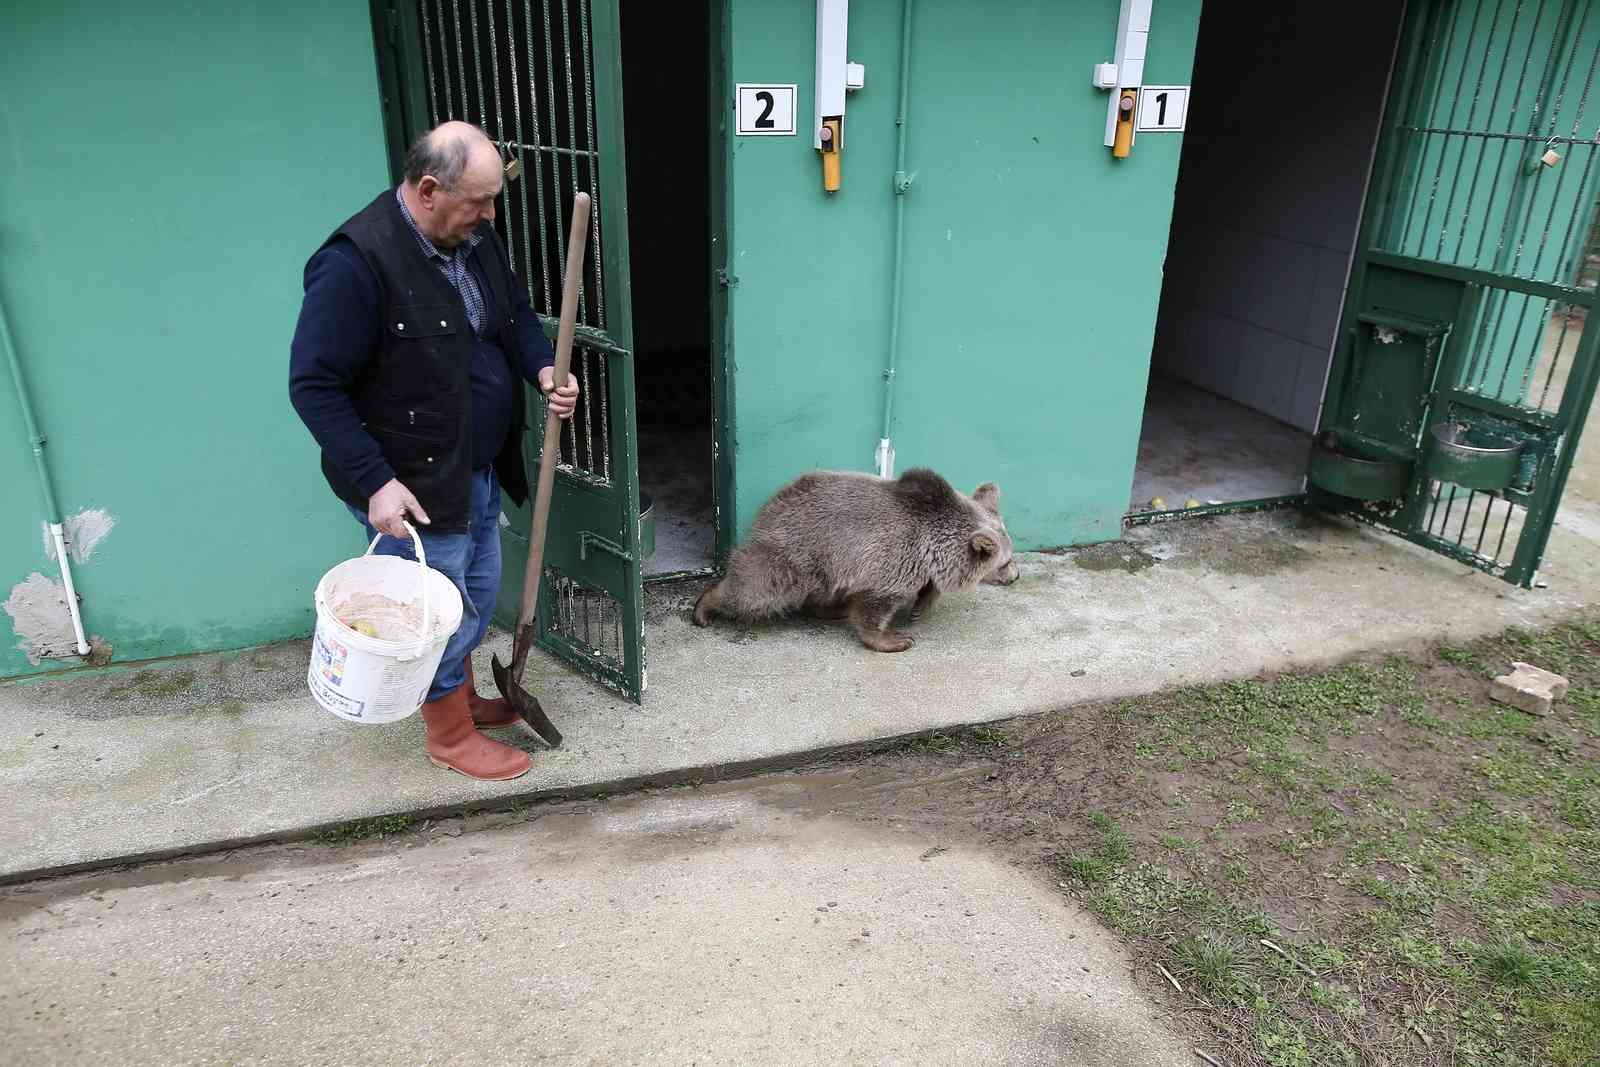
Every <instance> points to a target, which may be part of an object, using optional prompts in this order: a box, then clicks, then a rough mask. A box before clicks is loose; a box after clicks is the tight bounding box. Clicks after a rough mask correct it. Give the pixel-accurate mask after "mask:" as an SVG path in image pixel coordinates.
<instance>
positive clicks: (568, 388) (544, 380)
mask: <svg viewBox="0 0 1600 1067" xmlns="http://www.w3.org/2000/svg"><path fill="white" fill-rule="evenodd" d="M539 392H541V393H543V394H544V397H545V399H546V400H547V401H549V403H550V413H551V414H552V415H554V416H555V417H556V418H558V419H570V418H572V409H573V408H575V407H577V406H578V379H576V378H574V377H573V376H572V375H570V374H569V375H567V384H566V385H563V386H562V387H561V388H560V389H557V388H556V370H555V368H554V367H543V368H541V369H540V371H539Z"/></svg>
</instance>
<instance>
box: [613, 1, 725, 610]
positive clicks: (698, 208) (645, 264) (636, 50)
mask: <svg viewBox="0 0 1600 1067" xmlns="http://www.w3.org/2000/svg"><path fill="white" fill-rule="evenodd" d="M710 9H711V5H710V4H709V3H705V4H660V3H654V2H651V0H622V2H621V5H620V14H621V22H622V87H623V122H624V137H625V140H626V145H627V164H628V166H627V172H628V245H629V250H628V254H629V261H630V273H631V278H632V283H633V284H632V290H633V352H634V368H635V370H634V381H635V390H636V403H635V410H636V411H637V417H638V429H639V442H638V444H639V488H640V491H641V494H642V496H641V502H640V505H641V515H642V516H643V518H644V520H645V521H646V522H650V521H652V520H653V522H654V529H655V550H654V552H652V553H651V554H650V555H649V556H648V557H646V558H645V560H644V575H645V577H646V578H647V579H650V578H656V579H660V578H662V577H665V576H668V575H678V574H684V573H693V572H697V571H705V570H708V569H709V568H710V567H712V566H713V565H714V563H715V554H716V549H717V544H716V541H717V536H716V491H715V490H716V487H715V477H714V474H713V471H714V455H715V450H714V444H715V433H716V426H715V420H714V419H713V411H714V406H715V405H714V402H713V392H712V390H713V385H712V382H713V373H712V370H713V368H712V352H713V333H712V321H711V315H712V302H713V295H712V284H713V283H712V272H711V234H712V215H711V204H712V182H713V174H712V168H711V128H710V126H711V124H710V122H709V119H708V107H709V101H710V94H711V64H710V56H709V54H708V41H709V40H710V37H711V11H710Z"/></svg>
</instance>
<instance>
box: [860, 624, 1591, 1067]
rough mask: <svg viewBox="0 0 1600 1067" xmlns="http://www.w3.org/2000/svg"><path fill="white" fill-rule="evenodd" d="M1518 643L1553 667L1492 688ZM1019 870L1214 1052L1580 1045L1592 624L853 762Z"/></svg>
mask: <svg viewBox="0 0 1600 1067" xmlns="http://www.w3.org/2000/svg"><path fill="white" fill-rule="evenodd" d="M1515 659H1521V660H1527V661H1532V662H1535V663H1540V664H1542V665H1544V666H1547V667H1550V668H1552V669H1556V670H1560V671H1565V672H1566V673H1567V674H1568V676H1569V677H1570V678H1571V679H1572V681H1573V685H1574V688H1573V690H1572V692H1571V693H1570V694H1569V696H1568V697H1567V698H1566V700H1565V701H1564V702H1563V703H1562V704H1560V705H1558V706H1557V708H1556V710H1555V712H1554V714H1552V715H1551V716H1550V717H1548V718H1537V717H1533V716H1529V715H1526V714H1524V713H1522V712H1518V711H1514V710H1511V709H1509V708H1507V707H1505V706H1504V705H1500V704H1497V703H1494V702H1492V701H1490V699H1489V696H1488V694H1489V681H1490V678H1491V677H1492V676H1493V675H1494V674H1497V673H1500V672H1502V671H1504V670H1506V669H1508V667H1509V664H1510V663H1511V661H1512V660H1515ZM854 767H855V773H856V774H857V775H859V776H862V778H861V782H862V788H861V789H860V790H859V791H857V792H855V793H854V794H847V795H841V796H839V797H838V798H837V801H836V802H837V803H838V804H839V805H840V807H841V808H843V809H844V810H847V811H848V813H849V814H851V815H852V816H853V817H855V818H858V819H863V820H868V821H883V822H886V823H890V824H893V825H894V826H896V827H898V828H903V829H915V830H916V831H918V832H921V833H926V834H933V835H942V838H943V839H947V840H949V841H950V842H951V843H956V842H960V843H963V844H974V843H977V844H981V845H983V846H985V847H988V848H993V849H999V850H1002V851H1004V852H1005V853H1006V854H1008V855H1009V856H1011V857H1012V859H1013V860H1014V861H1015V862H1017V863H1019V864H1023V865H1026V866H1029V867H1033V868H1037V869H1040V870H1041V871H1042V872H1043V873H1044V874H1045V875H1046V876H1047V877H1049V878H1052V879H1053V880H1054V881H1055V884H1056V885H1057V886H1058V888H1059V889H1060V890H1061V891H1062V892H1064V893H1068V894H1070V895H1072V896H1073V897H1074V898H1076V899H1078V900H1079V901H1081V902H1082V903H1084V904H1085V905H1087V906H1088V907H1089V908H1090V909H1091V910H1093V911H1094V912H1095V913H1096V914H1097V915H1099V916H1100V917H1101V919H1102V920H1104V921H1105V922H1106V923H1107V924H1109V925H1110V926H1111V927H1112V928H1113V929H1114V930H1116V931H1117V932H1118V933H1119V934H1121V935H1122V937H1123V938H1124V940H1125V942H1126V944H1127V945H1128V947H1129V949H1130V951H1131V952H1132V953H1133V955H1134V957H1135V963H1134V966H1135V970H1136V971H1137V972H1138V973H1139V974H1140V975H1141V976H1142V978H1143V979H1144V980H1145V981H1146V983H1147V984H1148V987H1149V990H1150V991H1151V992H1154V993H1156V994H1159V995H1160V996H1162V997H1163V998H1164V1000H1165V1003H1166V1004H1167V1006H1168V1007H1169V1009H1170V1011H1171V1012H1172V1017H1173V1020H1174V1024H1175V1025H1177V1026H1179V1027H1182V1028H1185V1029H1187V1030H1188V1031H1189V1032H1190V1033H1191V1034H1192V1036H1193V1039H1194V1041H1195V1042H1196V1044H1197V1046H1198V1047H1199V1048H1201V1049H1202V1050H1203V1051H1206V1052H1208V1054H1210V1055H1212V1056H1213V1057H1214V1058H1215V1061H1216V1062H1218V1063H1223V1064H1229V1065H1258V1064H1265V1065H1272V1067H1296V1065H1302V1064H1304V1065H1310V1064H1372V1065H1377V1064H1393V1063H1400V1062H1405V1063H1411V1064H1419V1065H1421V1064H1439V1065H1485V1067H1487V1065H1496V1067H1499V1065H1511V1064H1535V1063H1537V1064H1545V1065H1552V1067H1593V1065H1594V1064H1596V1063H1600V624H1595V623H1589V624H1582V625H1576V626H1572V627H1567V628H1564V629H1561V630H1557V631H1554V632H1552V633H1549V634H1544V635H1524V634H1517V633H1512V634H1509V635H1507V636H1505V637H1503V638H1500V639H1498V640H1494V641H1489V642H1484V643H1482V644H1480V645H1476V646H1474V647H1472V648H1465V649H1461V648H1442V649H1439V650H1437V651H1436V653H1435V654H1434V655H1433V656H1431V657H1427V658H1425V659H1422V660H1399V659H1391V660H1384V661H1376V662H1367V663H1355V664H1350V665H1347V666H1345V667H1343V668H1340V669H1338V670H1335V671H1331V672H1324V673H1318V674H1306V675H1285V676H1281V677H1277V678H1261V679H1257V680H1253V681H1248V682H1242V683H1237V684H1233V685H1225V686H1219V687H1215V688H1210V689H1200V690H1193V691H1188V692H1179V693H1172V694H1167V695H1164V696H1160V697H1155V698H1151V699H1148V700H1137V701H1129V702H1125V703H1120V704H1116V705H1104V706H1098V707H1086V708H1080V709H1074V710H1071V711H1067V712H1062V713H1060V714H1056V715H1049V716H1044V717H1038V718H1033V719H1028V720H1023V721H1018V722H1015V723H1011V724H1006V725H1004V726H1000V727H988V728H979V729H977V730H975V731H973V732H971V733H969V734H965V735H963V736H960V737H953V736H949V737H946V736H939V737H934V738H931V739H925V740H921V741H918V742H916V743H914V744H912V745H910V746H908V747H903V748H901V749H898V750H895V751H892V752H883V753H879V754H876V755H873V756H870V757H867V758H865V759H863V760H861V761H859V762H857V763H855V764H854Z"/></svg>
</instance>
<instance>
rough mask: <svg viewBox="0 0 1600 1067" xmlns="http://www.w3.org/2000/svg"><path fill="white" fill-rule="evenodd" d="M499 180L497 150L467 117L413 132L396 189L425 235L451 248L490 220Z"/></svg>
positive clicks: (502, 176)
mask: <svg viewBox="0 0 1600 1067" xmlns="http://www.w3.org/2000/svg"><path fill="white" fill-rule="evenodd" d="M504 181H505V179H504V173H503V172H502V170H501V168H500V152H499V150H497V149H496V148H495V146H494V142H492V141H490V140H489V135H488V134H486V133H484V132H483V131H482V130H480V129H479V128H478V127H476V126H474V125H472V124H471V123H470V122H454V121H452V122H445V123H441V124H440V125H438V126H435V127H434V128H433V129H431V130H429V131H428V132H427V133H425V134H423V135H422V136H421V137H419V138H417V141H416V143H415V144H413V145H412V146H411V151H410V152H408V153H406V180H405V185H404V186H403V187H402V189H401V195H402V196H404V197H405V201H406V206H407V207H408V208H409V209H410V211H411V215H412V218H414V219H415V220H416V222H417V225H418V227H419V228H420V229H421V230H422V232H423V233H424V234H426V235H427V237H428V239H429V240H430V241H432V242H433V243H434V244H435V245H437V246H439V247H441V248H454V247H455V246H456V245H458V244H460V243H461V242H462V241H465V240H466V239H467V238H468V237H470V236H471V235H472V231H473V230H474V229H476V228H477V227H478V226H479V225H480V224H482V223H483V222H486V221H488V222H492V221H493V220H494V202H495V199H496V198H497V197H498V196H499V195H500V190H501V188H502V186H503V184H504Z"/></svg>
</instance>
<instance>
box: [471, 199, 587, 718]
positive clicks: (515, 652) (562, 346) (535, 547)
mask: <svg viewBox="0 0 1600 1067" xmlns="http://www.w3.org/2000/svg"><path fill="white" fill-rule="evenodd" d="M588 235H589V194H588V193H581V192H580V193H578V194H577V196H575V197H574V198H573V203H572V230H571V232H570V234H569V235H568V237H567V273H566V278H565V282H564V285H563V287H562V290H561V325H560V327H559V329H558V330H557V331H556V365H555V384H556V387H557V388H559V387H561V386H563V385H565V384H567V373H568V371H569V370H570V368H571V366H572V332H573V327H574V326H575V325H576V324H577V321H578V282H579V280H580V279H581V278H582V276H583V251H584V242H585V240H586V239H587V237H588ZM560 455H561V420H560V419H558V418H555V417H554V416H552V415H548V414H547V415H546V416H545V420H544V448H543V449H541V450H540V452H539V487H538V489H537V490H535V491H534V497H533V528H532V529H531V530H530V531H529V532H528V569H527V571H526V573H524V574H523V577H522V615H521V617H520V618H519V619H518V620H517V635H516V639H515V641H514V642H513V643H512V646H511V666H510V667H507V666H506V665H505V664H503V663H501V662H500V657H499V656H496V657H495V658H494V664H493V666H494V684H495V685H497V686H499V687H500V695H501V696H503V697H505V698H506V703H507V704H510V705H511V707H512V709H513V710H515V711H516V713H517V714H518V715H520V716H522V721H523V722H525V723H527V724H528V725H529V726H531V727H533V729H534V732H535V733H537V734H538V735H539V736H540V737H542V738H544V739H545V741H546V742H548V743H549V744H550V747H552V748H555V747H557V746H559V745H560V744H561V731H560V730H557V729H556V727H555V724H554V723H552V722H551V721H550V719H549V717H548V716H547V715H545V713H544V708H542V707H541V706H540V705H539V700H538V698H537V697H535V696H534V695H533V694H532V693H530V692H528V691H527V690H526V689H524V688H523V687H522V669H523V667H525V666H526V665H527V662H528V650H529V649H530V648H532V647H533V639H534V636H535V633H536V631H537V629H538V627H537V625H536V621H535V620H536V618H537V616H538V612H539V577H540V575H541V573H542V572H543V570H544V538H545V532H546V530H547V529H548V528H549V525H550V491H551V489H553V488H554V486H555V480H556V460H557V458H558V457H559V456H560Z"/></svg>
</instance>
